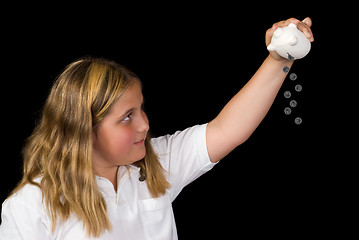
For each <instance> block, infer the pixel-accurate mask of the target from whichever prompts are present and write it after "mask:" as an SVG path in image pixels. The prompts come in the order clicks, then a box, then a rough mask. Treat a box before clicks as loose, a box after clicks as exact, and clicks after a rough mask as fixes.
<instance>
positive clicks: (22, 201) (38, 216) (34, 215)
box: [0, 184, 50, 239]
mask: <svg viewBox="0 0 359 240" xmlns="http://www.w3.org/2000/svg"><path fill="white" fill-rule="evenodd" d="M43 206H44V205H43V201H42V192H41V190H40V188H39V187H37V186H35V185H32V184H27V185H25V186H24V187H23V188H21V189H20V190H19V191H17V192H16V193H15V194H13V195H12V196H10V197H9V198H8V199H6V200H5V202H4V203H3V205H2V212H1V219H2V223H1V225H0V236H2V237H4V238H6V239H25V238H29V237H30V238H31V237H33V238H31V239H45V238H46V236H47V234H48V229H50V221H49V218H48V217H47V214H46V210H45V208H44V207H43Z"/></svg>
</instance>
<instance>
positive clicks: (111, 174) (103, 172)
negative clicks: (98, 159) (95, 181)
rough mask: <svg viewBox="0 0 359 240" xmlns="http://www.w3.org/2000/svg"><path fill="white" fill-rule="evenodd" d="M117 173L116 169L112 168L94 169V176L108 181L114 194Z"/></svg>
mask: <svg viewBox="0 0 359 240" xmlns="http://www.w3.org/2000/svg"><path fill="white" fill-rule="evenodd" d="M117 172H118V167H112V168H99V167H95V174H96V175H97V176H99V177H103V178H106V179H107V180H109V181H110V182H111V183H112V185H113V188H114V190H115V192H117Z"/></svg>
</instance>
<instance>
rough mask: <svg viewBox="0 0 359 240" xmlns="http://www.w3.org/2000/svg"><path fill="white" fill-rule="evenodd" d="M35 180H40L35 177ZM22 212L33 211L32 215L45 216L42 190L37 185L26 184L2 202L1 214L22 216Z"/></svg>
mask: <svg viewBox="0 0 359 240" xmlns="http://www.w3.org/2000/svg"><path fill="white" fill-rule="evenodd" d="M36 181H38V182H40V181H41V180H38V179H37V180H36ZM24 212H29V213H30V212H31V213H33V217H35V216H36V215H38V216H40V215H41V216H45V208H44V207H43V201H42V192H41V189H40V188H39V187H38V186H35V185H33V184H26V185H25V186H24V187H22V188H21V189H20V190H19V191H17V192H16V193H14V194H13V195H12V196H10V197H9V198H8V199H6V200H5V201H4V202H3V204H2V214H11V215H15V216H17V215H19V216H22V215H23V214H24Z"/></svg>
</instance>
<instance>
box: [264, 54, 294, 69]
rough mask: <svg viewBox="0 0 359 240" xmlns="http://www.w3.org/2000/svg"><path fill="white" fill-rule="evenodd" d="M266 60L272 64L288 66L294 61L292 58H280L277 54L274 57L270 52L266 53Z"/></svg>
mask: <svg viewBox="0 0 359 240" xmlns="http://www.w3.org/2000/svg"><path fill="white" fill-rule="evenodd" d="M267 60H268V61H270V62H271V63H273V64H276V65H280V66H288V67H291V66H292V65H293V63H294V60H289V59H286V58H282V57H281V56H279V55H278V57H275V56H273V55H272V54H269V55H268V57H267Z"/></svg>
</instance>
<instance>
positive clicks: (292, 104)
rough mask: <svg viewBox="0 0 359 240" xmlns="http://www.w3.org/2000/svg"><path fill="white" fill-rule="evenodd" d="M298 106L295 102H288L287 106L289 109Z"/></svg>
mask: <svg viewBox="0 0 359 240" xmlns="http://www.w3.org/2000/svg"><path fill="white" fill-rule="evenodd" d="M297 105H298V103H297V101H295V100H291V101H290V102H289V106H291V107H293V108H294V107H296V106H297Z"/></svg>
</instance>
